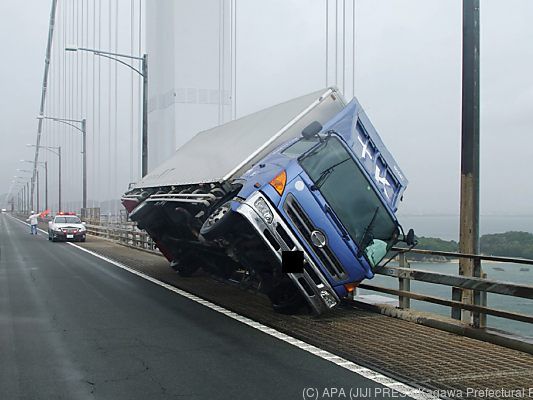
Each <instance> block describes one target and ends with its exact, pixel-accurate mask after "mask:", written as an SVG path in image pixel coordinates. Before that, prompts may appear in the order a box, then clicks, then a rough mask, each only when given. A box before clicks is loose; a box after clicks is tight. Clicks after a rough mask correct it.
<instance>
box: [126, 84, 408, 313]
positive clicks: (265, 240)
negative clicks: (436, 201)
mask: <svg viewBox="0 0 533 400" xmlns="http://www.w3.org/2000/svg"><path fill="white" fill-rule="evenodd" d="M406 185H407V180H406V179H405V177H404V174H403V173H402V172H401V170H400V168H399V167H398V165H397V164H396V162H395V161H394V159H393V157H392V156H391V155H390V153H389V152H388V151H387V149H386V148H385V146H384V144H383V142H382V141H381V139H380V137H379V135H378V134H377V132H376V130H375V129H374V127H373V126H372V123H371V122H370V120H369V119H368V117H367V115H366V114H365V112H364V111H363V109H362V107H361V105H360V104H359V102H358V101H357V100H356V99H353V100H352V101H351V102H350V103H346V101H345V100H344V98H343V96H342V94H341V93H340V92H339V90H338V89H337V88H334V87H331V88H325V89H322V90H319V91H316V92H313V93H309V94H306V95H303V96H300V97H297V98H294V99H291V100H288V101H285V102H283V103H279V104H276V105H273V106H271V107H268V108H266V109H263V110H259V111H256V112H255V113H252V114H248V115H246V116H243V117H241V118H239V119H236V120H234V121H230V122H228V123H226V124H223V125H219V126H215V127H212V128H210V129H207V130H204V131H201V132H198V133H196V134H195V135H194V136H193V137H192V138H190V140H189V141H187V142H186V143H184V144H183V145H182V146H181V147H180V148H178V149H177V150H176V152H175V153H174V155H173V156H172V157H170V158H169V159H168V160H166V161H165V162H163V163H162V164H160V165H159V166H157V167H156V168H154V169H153V170H152V171H150V173H148V174H147V175H146V176H145V177H143V178H142V180H140V181H139V182H137V183H135V184H134V185H132V187H130V188H129V190H128V192H126V193H125V194H124V196H123V197H122V203H123V204H124V207H125V208H126V209H127V211H128V213H129V217H130V219H131V220H132V221H134V222H136V223H137V226H138V228H139V229H143V230H145V231H146V232H147V233H148V235H150V237H151V238H152V239H153V241H154V242H155V244H156V246H157V247H158V249H159V251H160V252H161V253H162V254H163V255H164V256H165V257H166V258H167V260H168V261H169V266H170V267H171V268H172V269H173V270H175V271H176V272H177V273H178V274H179V275H180V276H182V277H191V278H193V277H194V275H195V274H196V273H197V271H203V272H205V273H207V274H209V275H212V276H216V277H217V279H220V278H222V279H223V280H225V281H227V282H228V283H232V284H233V283H236V284H238V285H240V286H241V287H243V288H244V289H253V290H256V291H259V292H261V293H264V294H265V295H267V296H268V297H269V299H270V301H271V303H272V306H273V308H274V310H276V311H278V312H283V313H292V312H299V310H300V309H301V308H302V307H303V305H304V304H305V303H307V304H308V305H309V306H310V308H311V309H312V311H314V312H315V313H316V314H321V313H323V312H325V311H328V310H330V309H332V308H333V307H335V306H336V305H338V304H339V303H340V301H341V299H342V298H343V297H345V296H347V295H348V294H349V293H350V292H353V290H354V289H355V287H356V286H357V285H358V284H359V282H361V281H362V280H364V279H371V278H372V277H373V275H374V272H375V269H376V266H379V265H383V262H382V261H381V260H382V259H383V258H384V257H385V256H386V254H387V252H388V251H389V250H390V249H391V247H392V246H393V245H394V244H395V243H396V242H397V241H398V240H399V238H400V237H401V234H402V233H403V232H402V229H401V226H400V224H399V223H398V221H397V219H396V217H395V212H396V210H397V206H398V203H399V202H400V200H401V198H402V194H403V191H404V190H405V188H406ZM407 236H408V237H409V235H407ZM403 239H405V235H404V236H403Z"/></svg>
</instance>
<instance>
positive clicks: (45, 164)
mask: <svg viewBox="0 0 533 400" xmlns="http://www.w3.org/2000/svg"><path fill="white" fill-rule="evenodd" d="M20 162H27V163H31V164H34V162H33V161H30V160H20ZM37 165H40V166H43V167H44V209H45V210H48V161H37ZM37 190H39V188H37ZM37 208H39V207H37Z"/></svg>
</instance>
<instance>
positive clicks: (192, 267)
mask: <svg viewBox="0 0 533 400" xmlns="http://www.w3.org/2000/svg"><path fill="white" fill-rule="evenodd" d="M170 268H172V269H173V270H174V271H176V272H177V273H178V275H179V276H181V277H183V278H188V277H190V276H192V274H194V273H195V272H196V271H197V270H198V269H199V268H200V266H199V265H197V264H194V263H180V262H179V261H176V260H174V261H172V262H171V263H170Z"/></svg>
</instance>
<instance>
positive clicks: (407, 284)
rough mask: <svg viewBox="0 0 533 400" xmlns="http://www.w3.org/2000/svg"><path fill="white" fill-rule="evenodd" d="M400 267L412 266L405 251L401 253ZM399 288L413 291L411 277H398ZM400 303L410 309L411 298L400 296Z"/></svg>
mask: <svg viewBox="0 0 533 400" xmlns="http://www.w3.org/2000/svg"><path fill="white" fill-rule="evenodd" d="M399 257H400V268H410V265H409V261H407V256H406V255H405V253H400V256H399ZM398 286H399V287H398V289H399V290H402V291H405V292H410V291H411V279H409V278H398ZM398 303H399V306H400V308H402V309H408V308H410V307H411V299H410V298H409V297H405V296H398Z"/></svg>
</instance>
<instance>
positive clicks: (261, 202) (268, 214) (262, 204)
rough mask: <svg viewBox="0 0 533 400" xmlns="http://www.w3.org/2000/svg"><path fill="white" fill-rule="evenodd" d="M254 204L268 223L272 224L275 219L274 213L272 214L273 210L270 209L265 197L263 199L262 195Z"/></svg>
mask: <svg viewBox="0 0 533 400" xmlns="http://www.w3.org/2000/svg"><path fill="white" fill-rule="evenodd" d="M254 206H255V208H256V209H257V211H259V214H261V217H263V219H264V220H265V221H266V222H267V223H269V224H271V223H272V220H273V219H274V215H272V211H270V207H269V206H268V204H267V202H266V201H265V199H263V198H262V197H260V198H258V199H257V200H256V201H255V203H254Z"/></svg>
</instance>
